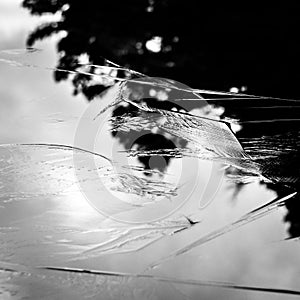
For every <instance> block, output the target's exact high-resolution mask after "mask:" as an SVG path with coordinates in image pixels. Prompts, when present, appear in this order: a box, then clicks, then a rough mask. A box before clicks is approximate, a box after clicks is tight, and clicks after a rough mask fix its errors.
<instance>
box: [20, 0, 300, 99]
mask: <svg viewBox="0 0 300 300" xmlns="http://www.w3.org/2000/svg"><path fill="white" fill-rule="evenodd" d="M295 3H296V2H295ZM23 6H24V7H25V8H27V9H28V10H29V11H30V12H31V13H32V14H34V15H43V14H46V13H53V14H54V13H56V12H58V11H60V12H61V14H62V18H61V21H59V22H50V23H47V24H43V25H42V26H40V27H38V28H37V29H36V30H35V31H34V32H32V33H31V35H30V36H29V38H28V41H27V43H28V45H29V46H31V45H34V43H35V42H36V41H37V40H39V39H44V38H46V37H48V36H50V35H52V34H54V33H58V32H61V31H64V32H66V33H67V36H65V37H64V38H62V39H61V40H60V41H59V42H58V44H57V51H58V53H59V61H58V67H60V68H67V69H71V70H72V69H74V68H76V63H77V60H78V56H79V55H80V54H83V53H87V54H88V55H89V60H90V62H91V63H95V64H103V63H104V61H103V59H102V58H103V57H105V58H107V59H110V60H112V61H114V62H116V63H118V64H120V65H123V66H127V67H130V68H132V69H134V70H136V71H140V72H142V73H145V74H147V75H149V76H158V77H166V78H171V79H175V80H177V81H180V82H183V83H185V84H187V85H189V86H191V87H193V88H203V89H212V90H225V91H226V90H227V91H228V90H229V88H230V87H232V86H235V87H241V86H246V87H247V92H248V93H249V94H256V95H266V96H275V97H285V98H298V97H299V88H298V82H299V75H298V74H299V72H298V69H299V41H298V40H299V36H300V35H299V24H298V23H299V22H298V21H299V9H298V6H297V5H296V4H295V5H292V4H291V3H289V4H286V3H283V4H275V3H272V5H265V6H263V5H259V4H256V5H253V4H252V5H251V4H246V3H244V4H243V5H241V4H230V3H227V2H226V4H225V3H213V2H211V3H208V2H207V1H205V2H204V1H195V0H194V1H192V0H186V1H178V0H160V1H155V0H149V1H148V0H126V1H124V0H114V1H99V0H95V1H93V0H87V1H84V2H82V1H79V0H57V1H49V0H24V1H23ZM155 36H158V37H161V38H162V45H161V51H159V52H157V53H154V52H151V51H149V50H148V49H147V48H146V43H147V41H149V40H150V39H151V38H153V37H155ZM66 77H67V75H66V74H63V73H58V72H57V73H56V74H55V78H56V80H58V81H59V80H63V79H65V78H66ZM88 81H89V78H85V77H83V76H77V77H76V78H75V79H74V89H75V91H77V92H83V93H84V94H86V96H87V97H88V98H92V97H93V95H94V94H95V93H97V91H99V89H100V88H99V89H97V88H96V87H93V88H88Z"/></svg>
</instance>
